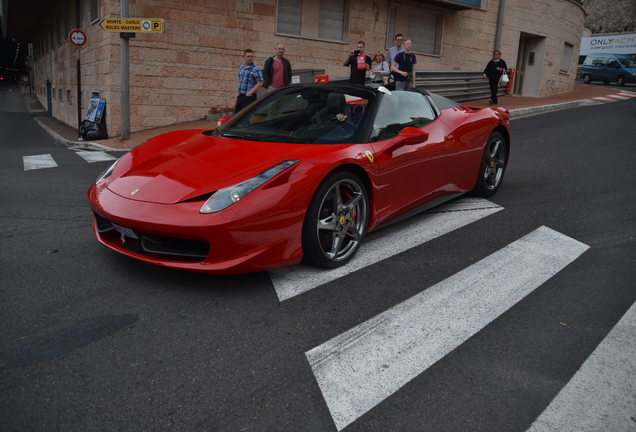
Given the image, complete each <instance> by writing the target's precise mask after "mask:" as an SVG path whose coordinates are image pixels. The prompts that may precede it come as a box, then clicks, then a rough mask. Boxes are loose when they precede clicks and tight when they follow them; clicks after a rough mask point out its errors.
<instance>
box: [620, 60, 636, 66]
mask: <svg viewBox="0 0 636 432" xmlns="http://www.w3.org/2000/svg"><path fill="white" fill-rule="evenodd" d="M621 62H623V66H625V67H626V68H636V59H630V58H622V59H621Z"/></svg>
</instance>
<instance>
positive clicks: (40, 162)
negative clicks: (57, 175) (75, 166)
mask: <svg viewBox="0 0 636 432" xmlns="http://www.w3.org/2000/svg"><path fill="white" fill-rule="evenodd" d="M22 160H23V162H24V170H25V171H29V170H35V169H42V168H55V167H57V163H55V160H54V159H53V156H51V155H50V154H44V155H36V156H22Z"/></svg>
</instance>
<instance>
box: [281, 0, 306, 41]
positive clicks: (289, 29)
mask: <svg viewBox="0 0 636 432" xmlns="http://www.w3.org/2000/svg"><path fill="white" fill-rule="evenodd" d="M302 7H303V5H302V1H298V0H278V22H277V24H276V32H277V33H284V34H289V35H295V36H300V22H301V18H302V10H303V9H302Z"/></svg>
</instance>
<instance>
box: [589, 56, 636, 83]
mask: <svg viewBox="0 0 636 432" xmlns="http://www.w3.org/2000/svg"><path fill="white" fill-rule="evenodd" d="M581 77H582V78H583V82H584V83H585V84H589V83H591V82H592V81H603V84H609V83H610V82H615V83H617V84H618V85H619V86H624V85H625V83H636V59H635V58H634V57H631V56H628V55H624V54H601V53H594V54H588V56H587V57H586V58H585V61H584V62H583V67H582V68H581Z"/></svg>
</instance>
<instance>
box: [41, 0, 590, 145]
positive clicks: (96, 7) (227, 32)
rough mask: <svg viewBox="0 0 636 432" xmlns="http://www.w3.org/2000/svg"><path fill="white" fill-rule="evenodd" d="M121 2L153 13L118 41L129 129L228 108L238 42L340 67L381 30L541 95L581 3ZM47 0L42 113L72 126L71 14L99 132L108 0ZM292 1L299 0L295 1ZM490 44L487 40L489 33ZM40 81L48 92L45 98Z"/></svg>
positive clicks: (113, 61) (568, 71) (138, 14)
mask: <svg viewBox="0 0 636 432" xmlns="http://www.w3.org/2000/svg"><path fill="white" fill-rule="evenodd" d="M500 1H503V0H425V1H413V0H395V1H392V0H331V1H329V2H326V1H324V0H323V1H321V0H226V1H219V0H130V10H129V16H130V17H135V18H162V19H164V20H165V32H164V33H159V34H151V33H137V34H136V37H135V38H132V39H130V114H131V124H130V130H131V132H135V131H140V130H146V129H151V128H155V127H161V126H165V125H170V124H175V123H183V122H188V121H192V120H197V119H201V118H204V117H206V116H210V115H214V114H216V113H221V112H229V111H232V109H233V106H234V103H235V98H236V87H237V72H238V69H239V66H240V65H241V63H242V61H243V58H242V55H243V50H244V49H246V48H250V49H252V50H254V52H255V54H256V63H257V64H258V65H260V66H262V65H263V63H264V62H265V60H266V58H267V57H268V56H271V55H273V54H274V53H275V47H276V44H277V43H279V42H282V43H285V44H286V48H287V52H286V57H287V58H288V59H289V60H290V61H291V63H292V66H293V68H294V70H300V69H308V70H324V71H325V73H326V74H328V75H330V76H331V77H344V76H348V69H347V68H345V67H343V66H342V62H343V60H344V58H345V56H346V54H347V53H348V52H349V51H350V50H351V49H352V47H355V44H356V42H357V41H359V40H363V41H365V42H366V46H367V52H368V53H373V52H375V51H376V50H378V49H382V50H386V49H387V48H389V47H390V46H391V45H393V35H394V34H395V33H398V32H399V33H403V34H405V35H406V36H408V37H411V38H412V39H413V51H414V52H415V53H416V54H417V56H418V65H417V68H418V69H421V70H483V68H484V67H485V64H486V62H487V61H488V60H490V58H491V53H492V50H493V49H495V48H499V49H501V51H502V53H503V54H502V58H503V59H504V60H505V61H506V62H507V64H508V66H509V67H513V68H516V69H517V70H518V73H517V77H518V78H517V79H516V80H515V81H516V84H515V88H514V93H515V94H517V95H523V96H531V97H546V96H550V95H554V94H559V93H564V92H568V91H570V90H572V89H573V86H574V79H575V76H576V65H577V60H578V50H579V44H580V39H581V32H582V30H583V23H584V19H585V11H584V10H583V8H582V7H581V5H580V4H579V3H577V2H575V1H573V0H506V1H505V7H504V8H503V10H501V11H500ZM79 3H80V10H79V14H78V11H77V10H76V9H75V4H76V0H58V5H57V7H56V9H55V12H54V13H53V15H52V16H51V19H50V20H49V21H48V22H47V23H46V25H44V26H43V28H42V30H41V32H40V33H39V34H38V35H37V37H36V39H35V43H34V45H33V58H34V67H33V82H34V88H36V89H37V94H38V96H39V98H40V99H41V100H42V102H43V104H44V106H47V104H48V102H49V100H48V99H51V100H50V102H51V106H52V108H53V116H54V117H56V118H58V119H60V120H62V121H64V122H66V123H68V124H70V125H73V126H76V123H77V113H78V108H77V104H78V100H77V99H78V98H77V72H76V64H77V60H76V59H77V52H78V49H77V48H76V47H74V46H73V45H71V43H70V42H69V41H68V39H67V35H68V34H69V32H70V30H71V29H73V28H74V27H76V26H75V25H73V23H74V22H75V17H78V16H79V22H80V23H81V26H80V29H81V30H82V31H84V32H85V33H86V35H87V42H86V44H85V45H84V46H83V47H82V48H79V54H80V62H81V84H82V91H81V99H82V100H81V101H80V103H82V105H83V106H87V102H88V100H89V98H90V97H91V96H99V97H100V98H101V99H104V100H106V102H107V116H106V121H107V126H108V132H109V135H110V136H118V135H119V134H120V133H121V128H120V124H121V123H120V122H121V111H120V104H119V101H120V87H121V77H120V36H119V33H114V32H106V31H104V30H103V29H102V28H101V27H100V26H99V23H100V21H101V20H102V19H104V18H118V17H119V16H120V3H119V1H118V0H80V2H79ZM299 5H300V7H299ZM498 40H499V41H500V46H499V47H496V46H495V45H496V43H497V41H498ZM47 85H48V86H49V87H50V89H51V92H50V95H51V96H48V93H47Z"/></svg>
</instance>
